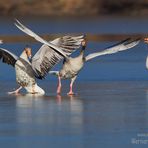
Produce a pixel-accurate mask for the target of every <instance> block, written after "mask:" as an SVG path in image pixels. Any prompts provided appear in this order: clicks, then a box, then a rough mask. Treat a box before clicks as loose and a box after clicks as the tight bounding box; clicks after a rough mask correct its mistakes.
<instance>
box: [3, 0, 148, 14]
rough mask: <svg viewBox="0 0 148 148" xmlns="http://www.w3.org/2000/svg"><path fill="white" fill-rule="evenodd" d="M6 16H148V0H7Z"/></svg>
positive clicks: (4, 5) (4, 10)
mask: <svg viewBox="0 0 148 148" xmlns="http://www.w3.org/2000/svg"><path fill="white" fill-rule="evenodd" d="M0 15H1V16H2V15H3V16H5V15H9V16H27V15H30V16H37V15H40V16H98V15H122V16H147V15H148V0H137V1H135V0H118V1H117V0H5V1H0Z"/></svg>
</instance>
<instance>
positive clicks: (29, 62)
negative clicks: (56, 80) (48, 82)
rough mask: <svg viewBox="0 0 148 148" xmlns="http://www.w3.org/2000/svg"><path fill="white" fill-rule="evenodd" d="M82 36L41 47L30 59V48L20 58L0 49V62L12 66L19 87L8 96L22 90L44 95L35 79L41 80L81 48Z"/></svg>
mask: <svg viewBox="0 0 148 148" xmlns="http://www.w3.org/2000/svg"><path fill="white" fill-rule="evenodd" d="M83 37H84V36H77V37H72V36H64V37H61V38H57V39H55V40H53V41H51V42H47V43H48V46H47V45H43V46H42V47H41V48H40V49H39V50H38V51H37V53H36V54H35V55H34V56H33V57H32V54H31V48H29V47H26V48H25V49H24V51H23V52H22V54H21V55H20V57H18V56H16V55H15V54H13V53H11V52H10V51H8V50H6V49H4V48H0V60H1V59H2V62H4V63H7V64H10V65H12V66H13V67H14V68H15V71H16V81H17V83H18V84H19V85H20V87H19V88H18V89H17V90H15V91H12V92H9V94H18V93H19V91H20V90H21V89H22V88H25V89H26V90H27V92H28V93H32V94H36V93H37V94H44V93H45V92H44V90H43V89H42V88H40V87H39V86H38V85H37V83H36V78H38V79H43V78H44V77H45V76H46V75H47V73H48V72H49V70H50V69H51V68H52V67H53V66H54V65H55V64H56V63H58V62H59V61H60V60H61V59H63V58H66V57H67V56H69V55H70V54H71V53H72V52H73V51H75V50H76V49H77V48H79V47H80V46H81V41H82V40H83ZM45 43H46V41H45Z"/></svg>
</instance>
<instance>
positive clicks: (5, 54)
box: [0, 48, 18, 67]
mask: <svg viewBox="0 0 148 148" xmlns="http://www.w3.org/2000/svg"><path fill="white" fill-rule="evenodd" d="M0 60H2V62H3V63H7V64H8V65H12V66H13V67H14V66H15V63H16V61H17V60H18V57H17V56H16V55H14V54H13V53H11V52H10V51H8V50H6V49H4V48H0Z"/></svg>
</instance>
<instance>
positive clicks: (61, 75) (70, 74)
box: [15, 21, 140, 95]
mask: <svg viewBox="0 0 148 148" xmlns="http://www.w3.org/2000/svg"><path fill="white" fill-rule="evenodd" d="M15 25H16V26H17V27H18V28H19V29H20V30H22V31H23V32H25V33H26V34H28V35H30V36H32V37H33V38H35V39H36V40H37V41H39V42H41V43H43V44H44V45H43V46H45V45H47V46H50V44H49V42H47V41H45V40H44V39H43V38H41V37H40V36H38V35H37V34H36V33H34V32H33V31H31V30H30V29H28V28H27V27H26V26H24V25H22V24H21V23H20V22H18V21H17V24H15ZM139 42H140V39H136V40H132V39H130V38H129V39H126V40H124V41H121V42H120V43H117V44H115V45H113V46H111V47H108V48H106V49H105V50H103V51H101V52H96V53H92V54H89V55H87V56H84V50H85V47H86V42H85V39H83V40H82V41H81V44H82V50H81V52H80V55H79V56H78V57H75V58H72V57H70V56H65V57H64V56H63V58H64V62H63V67H62V69H61V70H60V71H50V72H49V73H50V74H55V75H57V76H58V80H59V81H58V88H57V93H58V94H59V93H61V86H62V85H61V79H71V83H70V91H69V93H68V95H73V94H74V92H73V83H74V81H75V80H76V78H77V75H78V73H79V71H80V70H81V69H82V67H83V66H84V63H85V62H87V61H89V60H91V59H93V58H95V57H98V56H102V55H106V54H113V53H117V52H119V51H124V50H127V49H129V48H132V47H134V46H136V45H137V44H138V43H139ZM54 43H55V42H53V44H54Z"/></svg>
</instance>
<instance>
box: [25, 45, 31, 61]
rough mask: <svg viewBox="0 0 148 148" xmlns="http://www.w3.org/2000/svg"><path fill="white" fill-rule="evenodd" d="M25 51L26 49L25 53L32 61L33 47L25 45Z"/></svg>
mask: <svg viewBox="0 0 148 148" xmlns="http://www.w3.org/2000/svg"><path fill="white" fill-rule="evenodd" d="M24 51H25V54H26V56H27V58H28V60H29V61H30V62H31V59H32V52H31V48H30V47H25V49H24Z"/></svg>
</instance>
